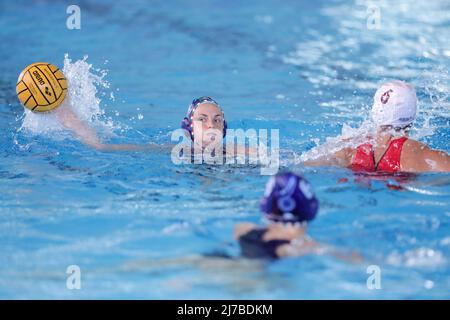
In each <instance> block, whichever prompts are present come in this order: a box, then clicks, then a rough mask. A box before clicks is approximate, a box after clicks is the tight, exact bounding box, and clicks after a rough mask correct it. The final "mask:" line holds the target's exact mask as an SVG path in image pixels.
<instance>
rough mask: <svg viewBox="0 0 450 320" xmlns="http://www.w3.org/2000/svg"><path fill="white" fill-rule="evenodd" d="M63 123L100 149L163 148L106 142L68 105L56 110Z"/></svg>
mask: <svg viewBox="0 0 450 320" xmlns="http://www.w3.org/2000/svg"><path fill="white" fill-rule="evenodd" d="M54 112H55V113H56V116H57V117H58V119H59V121H60V122H61V124H62V125H63V126H64V127H65V128H67V129H69V130H71V131H72V132H73V133H74V134H75V135H76V136H77V138H79V139H80V140H81V141H82V142H83V143H84V144H86V145H88V146H90V147H92V148H94V149H96V150H98V151H104V152H108V151H145V150H148V151H149V150H155V149H161V148H162V146H159V145H157V144H146V145H136V144H105V143H103V142H102V141H101V140H100V138H99V137H98V135H97V132H96V131H95V130H94V129H93V128H91V127H90V126H89V125H88V124H86V123H85V122H83V121H82V120H81V119H80V118H78V116H77V115H76V114H75V112H73V111H72V110H71V109H70V108H69V107H68V106H61V107H59V108H57V109H55V111H54Z"/></svg>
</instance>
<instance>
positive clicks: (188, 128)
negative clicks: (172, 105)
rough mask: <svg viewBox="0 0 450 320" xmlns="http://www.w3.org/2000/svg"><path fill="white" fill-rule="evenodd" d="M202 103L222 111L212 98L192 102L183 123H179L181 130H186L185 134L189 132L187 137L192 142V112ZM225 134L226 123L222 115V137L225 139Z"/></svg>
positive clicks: (202, 98) (201, 98)
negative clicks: (214, 106)
mask: <svg viewBox="0 0 450 320" xmlns="http://www.w3.org/2000/svg"><path fill="white" fill-rule="evenodd" d="M203 103H210V104H213V105H216V106H217V107H218V108H219V109H220V110H221V111H222V108H221V107H220V105H219V104H218V103H217V102H216V101H215V100H214V99H213V98H210V97H200V98H197V99H194V100H192V102H191V104H190V105H189V107H188V111H187V113H186V117H184V119H183V121H181V128H182V129H184V130H186V131H187V132H189V135H190V137H191V139H192V140H194V133H193V131H192V129H193V124H192V123H193V116H194V112H195V109H197V107H198V106H199V105H201V104H203ZM222 114H223V111H222ZM226 134H227V122H226V121H225V115H224V119H223V137H225V135H226Z"/></svg>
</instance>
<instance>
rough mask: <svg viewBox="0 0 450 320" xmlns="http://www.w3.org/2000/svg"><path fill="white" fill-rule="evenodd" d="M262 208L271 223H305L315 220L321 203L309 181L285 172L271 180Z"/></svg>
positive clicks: (267, 186)
mask: <svg viewBox="0 0 450 320" xmlns="http://www.w3.org/2000/svg"><path fill="white" fill-rule="evenodd" d="M260 206H261V211H262V212H263V213H264V215H265V217H266V218H268V219H269V220H271V221H274V222H303V221H310V220H313V219H314V217H315V216H316V214H317V211H318V209H319V201H318V200H317V198H316V196H315V195H314V192H313V191H312V189H311V186H310V184H309V183H308V181H306V180H305V179H303V178H302V177H300V176H298V175H296V174H295V173H292V172H285V173H279V174H277V175H276V176H273V177H271V178H270V179H269V181H268V182H267V185H266V191H265V193H264V196H263V198H262V199H261V204H260Z"/></svg>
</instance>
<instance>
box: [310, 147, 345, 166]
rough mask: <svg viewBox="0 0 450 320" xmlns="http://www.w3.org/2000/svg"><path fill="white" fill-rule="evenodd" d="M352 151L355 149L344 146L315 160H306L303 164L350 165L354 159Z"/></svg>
mask: <svg viewBox="0 0 450 320" xmlns="http://www.w3.org/2000/svg"><path fill="white" fill-rule="evenodd" d="M352 151H353V150H352V149H351V148H344V149H342V150H339V151H337V152H335V153H330V154H325V155H322V156H320V157H318V158H316V159H314V160H307V161H304V162H303V165H305V166H311V167H321V166H334V167H349V166H350V164H351V159H352V153H353V152H352Z"/></svg>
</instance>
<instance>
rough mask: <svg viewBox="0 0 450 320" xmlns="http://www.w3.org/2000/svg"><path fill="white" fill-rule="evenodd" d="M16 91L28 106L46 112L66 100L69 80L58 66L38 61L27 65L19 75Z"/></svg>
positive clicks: (33, 109)
mask: <svg viewBox="0 0 450 320" xmlns="http://www.w3.org/2000/svg"><path fill="white" fill-rule="evenodd" d="M16 92H17V97H18V98H19V100H20V102H21V103H22V104H23V105H24V106H25V107H26V108H28V109H30V110H32V111H39V112H46V111H50V110H53V109H55V108H57V107H59V105H60V104H61V103H62V102H63V101H64V99H65V97H66V94H67V80H66V78H65V77H64V74H63V73H62V72H61V70H59V69H58V67H57V66H55V65H53V64H51V63H46V62H36V63H33V64H30V65H29V66H28V67H26V68H25V69H24V70H23V71H22V73H21V74H20V75H19V79H18V80H17V85H16Z"/></svg>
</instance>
